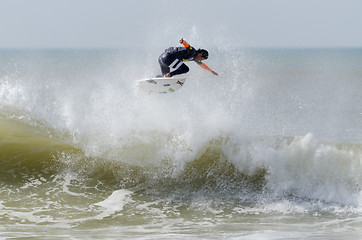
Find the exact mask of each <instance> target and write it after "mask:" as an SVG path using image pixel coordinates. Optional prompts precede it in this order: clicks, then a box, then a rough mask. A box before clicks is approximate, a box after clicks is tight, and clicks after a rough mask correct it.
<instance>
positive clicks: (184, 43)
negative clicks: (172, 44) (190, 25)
mask: <svg viewBox="0 0 362 240" xmlns="http://www.w3.org/2000/svg"><path fill="white" fill-rule="evenodd" d="M182 45H184V47H185V48H187V49H193V47H191V46H190V44H188V43H187V42H186V41H185V40H183V41H182Z"/></svg>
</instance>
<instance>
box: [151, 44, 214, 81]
mask: <svg viewBox="0 0 362 240" xmlns="http://www.w3.org/2000/svg"><path fill="white" fill-rule="evenodd" d="M180 43H181V44H182V45H184V47H170V48H168V49H166V50H165V52H163V53H162V54H161V56H160V57H159V58H158V62H159V64H160V67H161V72H162V75H163V76H164V77H172V76H174V75H179V74H183V73H187V72H188V71H189V68H188V67H187V66H186V64H184V63H183V62H187V61H195V62H196V63H197V64H198V65H199V66H200V67H202V68H203V69H205V70H208V71H209V72H211V73H213V74H214V75H216V76H218V75H219V74H217V73H216V72H215V71H213V70H211V69H210V68H209V67H208V66H206V64H204V63H202V62H201V61H202V60H206V59H207V58H208V57H209V53H208V52H207V51H206V50H205V49H198V50H196V49H194V48H193V47H191V46H190V44H188V43H187V42H186V41H185V40H183V38H181V40H180ZM171 69H172V71H171Z"/></svg>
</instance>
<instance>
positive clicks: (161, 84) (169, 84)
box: [135, 77, 186, 94]
mask: <svg viewBox="0 0 362 240" xmlns="http://www.w3.org/2000/svg"><path fill="white" fill-rule="evenodd" d="M185 81H186V78H185V77H160V78H146V79H142V80H139V81H137V82H136V84H135V88H136V89H137V90H141V91H142V92H145V93H148V94H150V93H173V92H175V91H176V90H178V89H180V88H181V87H182V86H183V85H184V83H185Z"/></svg>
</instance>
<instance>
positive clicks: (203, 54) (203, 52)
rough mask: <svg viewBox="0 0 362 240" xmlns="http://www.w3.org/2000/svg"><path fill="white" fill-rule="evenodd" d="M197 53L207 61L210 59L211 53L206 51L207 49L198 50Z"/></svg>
mask: <svg viewBox="0 0 362 240" xmlns="http://www.w3.org/2000/svg"><path fill="white" fill-rule="evenodd" d="M197 53H201V56H202V57H203V58H205V59H207V58H208V57H209V52H208V51H206V50H205V49H199V50H197Z"/></svg>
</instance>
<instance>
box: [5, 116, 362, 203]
mask: <svg viewBox="0 0 362 240" xmlns="http://www.w3.org/2000/svg"><path fill="white" fill-rule="evenodd" d="M0 126H1V127H0V129H1V131H0V141H1V145H0V152H1V158H0V161H1V166H2V168H1V176H2V177H1V178H2V179H3V182H5V183H9V184H10V183H11V182H13V181H16V179H22V180H23V181H25V182H26V181H28V180H29V179H32V178H34V177H36V176H39V175H40V176H42V177H44V178H45V179H50V178H54V176H56V175H59V174H63V173H64V172H67V173H71V174H73V175H74V176H77V177H76V178H77V179H87V181H91V183H89V184H94V185H97V184H99V183H100V182H101V183H102V184H105V185H109V186H114V185H117V186H119V187H121V188H122V189H129V190H131V191H134V192H138V193H139V194H141V195H152V196H153V197H156V196H159V197H162V198H170V197H171V198H175V199H174V200H175V201H176V200H177V199H178V200H180V201H181V200H182V201H186V200H187V199H188V198H193V197H194V196H198V197H200V196H203V198H206V199H209V200H210V201H212V202H217V201H221V202H224V203H225V202H229V203H230V202H232V203H233V204H242V205H252V204H255V202H258V201H260V198H261V196H263V198H268V199H279V200H280V199H285V198H286V199H294V200H295V199H299V200H303V201H305V200H308V201H323V202H327V203H328V202H329V203H337V204H342V205H344V204H345V205H352V206H360V204H361V200H362V198H361V188H360V186H361V181H362V177H361V172H362V171H361V159H362V145H360V144H349V143H328V142H319V141H317V140H316V139H315V138H314V137H313V135H312V134H307V135H305V136H296V137H281V136H240V135H235V134H234V135H232V134H229V135H219V136H218V137H217V138H213V139H209V141H207V142H205V144H203V145H201V146H198V147H197V148H196V147H195V146H188V145H187V144H185V142H183V140H182V138H181V140H180V136H177V135H174V136H167V137H166V138H164V139H162V144H159V143H158V141H159V138H157V137H156V136H157V135H158V134H159V135H162V134H163V133H157V132H148V133H147V132H143V134H144V135H147V134H149V136H148V137H149V138H147V139H148V142H147V143H145V142H144V140H142V139H141V140H140V139H139V140H138V141H137V137H136V138H134V139H133V140H132V141H129V142H128V144H126V145H121V144H120V145H118V147H115V146H114V145H113V146H111V148H107V149H106V150H104V151H102V154H103V155H100V154H99V151H98V152H97V154H94V152H92V151H88V150H87V149H82V143H79V142H77V143H74V142H72V141H73V139H72V136H71V135H69V134H60V133H59V132H58V133H57V131H56V130H55V129H51V128H49V127H46V125H44V124H43V123H39V122H36V121H35V122H34V121H33V122H32V123H29V122H28V120H24V119H19V118H17V117H14V115H10V116H7V117H4V116H3V117H2V118H0ZM123 137H126V136H123ZM127 137H128V138H129V139H132V137H133V136H127ZM150 139H152V140H150ZM178 139H179V140H178ZM170 146H171V147H170ZM103 147H104V146H103ZM112 148H113V152H112V154H109V153H108V151H110V150H112ZM114 148H116V149H114ZM196 150H197V151H196ZM195 151H196V152H195ZM116 153H117V154H116ZM195 193H197V194H195ZM216 199H218V200H216Z"/></svg>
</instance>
